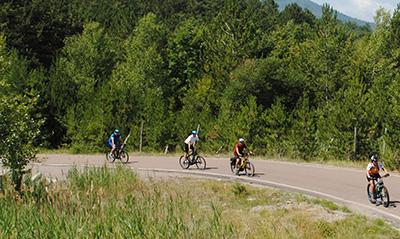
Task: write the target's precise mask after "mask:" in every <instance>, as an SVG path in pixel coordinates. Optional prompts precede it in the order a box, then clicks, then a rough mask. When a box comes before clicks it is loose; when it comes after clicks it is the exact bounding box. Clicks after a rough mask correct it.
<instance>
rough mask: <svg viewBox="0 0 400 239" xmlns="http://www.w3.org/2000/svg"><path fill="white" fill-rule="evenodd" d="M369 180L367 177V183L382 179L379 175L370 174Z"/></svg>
mask: <svg viewBox="0 0 400 239" xmlns="http://www.w3.org/2000/svg"><path fill="white" fill-rule="evenodd" d="M369 176H370V177H369V178H368V177H367V181H368V182H369V181H371V180H372V179H375V180H376V179H378V178H382V177H381V175H379V173H370V174H369Z"/></svg>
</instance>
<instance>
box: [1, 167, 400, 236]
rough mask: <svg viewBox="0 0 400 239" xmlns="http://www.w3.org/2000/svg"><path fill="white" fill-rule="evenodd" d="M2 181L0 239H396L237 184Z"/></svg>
mask: <svg viewBox="0 0 400 239" xmlns="http://www.w3.org/2000/svg"><path fill="white" fill-rule="evenodd" d="M9 183H10V182H9V181H8V178H7V177H4V178H3V180H2V184H1V186H2V187H1V188H2V194H1V196H0V205H1V206H0V236H1V237H2V238H369V237H370V236H371V235H374V238H398V237H399V236H400V235H399V232H398V231H397V230H395V229H393V228H392V227H391V226H390V225H389V224H387V223H386V222H385V221H383V220H381V219H370V218H367V217H365V216H362V215H358V214H355V213H352V212H351V211H350V210H349V209H347V208H346V207H341V206H338V205H336V204H334V203H332V202H330V201H327V200H321V199H318V198H309V197H306V196H304V195H302V194H295V193H288V192H284V191H280V190H276V189H266V188H259V187H253V186H249V185H245V184H242V183H238V182H236V183H235V182H227V181H215V180H208V179H199V178H180V177H178V178H172V177H170V178H168V179H166V178H156V177H150V176H139V175H138V174H136V173H135V172H133V171H131V170H130V169H127V168H124V167H122V166H118V167H115V168H110V167H108V166H102V167H100V168H86V169H84V170H83V171H78V170H77V169H76V168H75V169H73V170H71V171H69V173H68V177H67V180H66V181H62V182H58V183H54V182H53V183H51V182H50V181H48V180H47V179H44V178H36V179H34V180H33V181H32V180H27V179H26V180H25V181H24V183H23V185H22V190H21V191H20V192H16V191H15V189H14V188H13V187H9V186H8V185H10V184H9Z"/></svg>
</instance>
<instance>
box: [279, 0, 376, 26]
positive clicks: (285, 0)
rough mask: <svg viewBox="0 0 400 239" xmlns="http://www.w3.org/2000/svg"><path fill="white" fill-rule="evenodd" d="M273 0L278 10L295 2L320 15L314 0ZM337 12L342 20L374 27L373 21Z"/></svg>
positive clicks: (320, 8)
mask: <svg viewBox="0 0 400 239" xmlns="http://www.w3.org/2000/svg"><path fill="white" fill-rule="evenodd" d="M275 2H276V3H278V4H279V11H283V10H284V9H285V6H286V5H288V4H291V3H297V5H299V6H300V7H302V8H303V9H305V8H308V9H309V10H310V11H311V12H312V13H313V14H314V15H315V16H316V17H317V18H321V17H322V6H321V5H319V4H317V3H315V2H312V1H310V0H275ZM331 7H333V6H331ZM335 10H336V9H335ZM336 11H337V10H336ZM337 14H338V15H337V16H338V19H339V20H342V21H343V22H355V23H357V24H358V25H360V26H364V25H365V24H369V25H370V26H371V28H374V27H375V23H373V22H366V21H362V20H360V19H357V18H353V17H349V16H347V15H345V14H343V13H341V12H339V11H337Z"/></svg>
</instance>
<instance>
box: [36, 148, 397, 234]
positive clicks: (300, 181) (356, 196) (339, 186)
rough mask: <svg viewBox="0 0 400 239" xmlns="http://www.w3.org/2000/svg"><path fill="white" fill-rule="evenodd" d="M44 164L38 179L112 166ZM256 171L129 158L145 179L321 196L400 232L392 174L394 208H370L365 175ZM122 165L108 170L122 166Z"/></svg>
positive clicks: (64, 158)
mask: <svg viewBox="0 0 400 239" xmlns="http://www.w3.org/2000/svg"><path fill="white" fill-rule="evenodd" d="M38 157H39V159H42V160H43V161H42V162H41V163H33V164H32V166H33V173H37V172H41V173H42V174H43V175H45V176H48V177H52V178H57V179H59V180H63V179H65V175H66V172H67V171H68V170H69V169H70V168H71V167H73V166H74V165H75V166H78V167H85V166H103V165H104V164H108V163H107V162H106V160H105V156H103V155H66V154H50V155H38ZM250 160H251V162H252V163H253V164H254V166H255V169H256V170H255V175H254V177H252V178H248V177H247V176H245V175H239V176H234V175H232V173H231V171H230V168H229V159H228V158H215V157H206V161H207V168H206V170H197V169H196V166H195V165H193V166H191V167H190V168H189V169H186V170H184V169H182V168H181V167H180V166H179V163H178V157H175V156H174V157H173V156H130V159H129V163H128V164H126V166H127V167H130V168H132V169H133V170H137V171H138V172H140V173H143V172H144V173H146V172H148V174H149V175H154V173H158V172H164V173H165V172H166V173H175V174H176V173H178V174H182V175H197V176H206V177H213V178H220V179H229V180H241V181H244V182H248V183H252V184H258V185H263V186H269V187H275V188H283V189H287V190H290V191H297V192H303V193H304V194H307V195H312V196H318V197H321V198H326V199H329V200H332V201H334V202H336V203H339V204H341V205H344V206H347V207H348V208H350V209H351V210H353V211H356V212H358V213H363V214H371V213H372V214H377V215H379V216H380V217H382V218H384V219H387V220H389V221H391V222H392V223H394V224H396V227H397V228H399V226H400V208H397V206H398V205H399V204H400V192H399V190H398V189H399V188H400V177H399V175H398V174H395V173H391V176H390V177H388V178H385V179H384V181H385V185H386V186H387V188H388V189H389V193H390V201H391V203H390V206H389V207H388V208H385V207H383V205H374V204H371V203H370V202H369V201H368V199H367V196H366V185H367V180H366V178H365V170H359V169H353V168H342V167H335V166H326V165H317V164H309V163H290V162H281V161H269V160H268V161H267V160H256V159H250ZM117 164H119V162H115V163H114V164H109V165H117Z"/></svg>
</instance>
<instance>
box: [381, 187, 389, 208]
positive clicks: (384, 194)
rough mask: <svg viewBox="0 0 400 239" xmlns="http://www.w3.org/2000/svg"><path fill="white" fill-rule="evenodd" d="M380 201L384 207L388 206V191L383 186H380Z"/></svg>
mask: <svg viewBox="0 0 400 239" xmlns="http://www.w3.org/2000/svg"><path fill="white" fill-rule="evenodd" d="M381 201H382V203H383V206H384V207H389V202H390V199H389V191H388V190H387V188H386V187H385V186H383V187H381Z"/></svg>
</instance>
